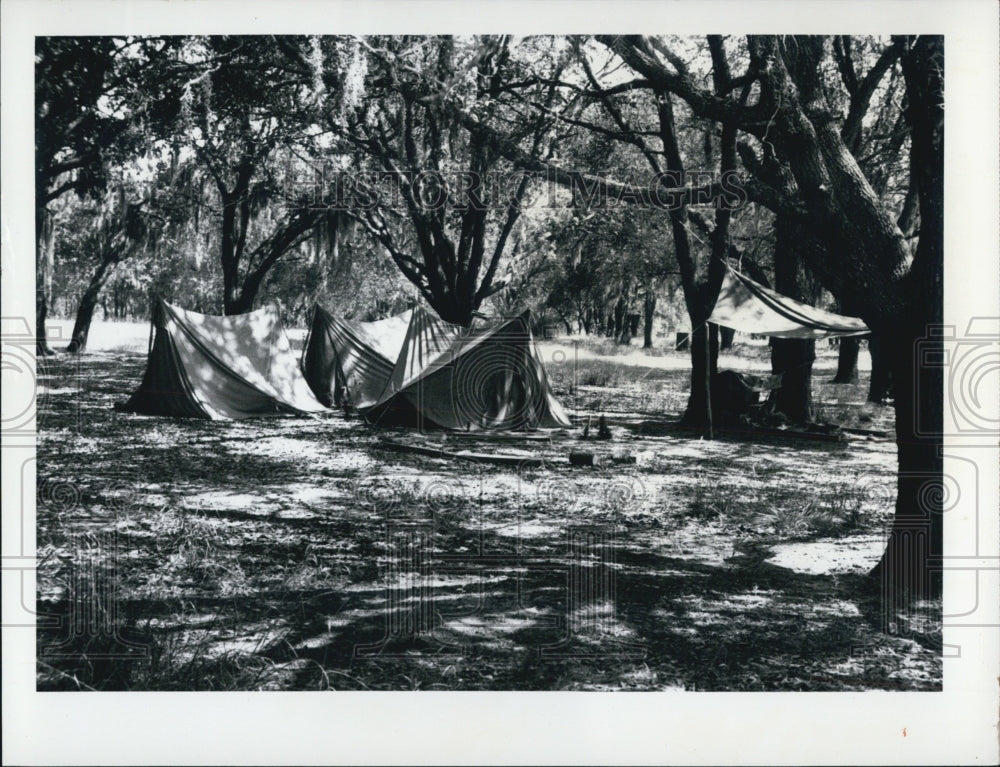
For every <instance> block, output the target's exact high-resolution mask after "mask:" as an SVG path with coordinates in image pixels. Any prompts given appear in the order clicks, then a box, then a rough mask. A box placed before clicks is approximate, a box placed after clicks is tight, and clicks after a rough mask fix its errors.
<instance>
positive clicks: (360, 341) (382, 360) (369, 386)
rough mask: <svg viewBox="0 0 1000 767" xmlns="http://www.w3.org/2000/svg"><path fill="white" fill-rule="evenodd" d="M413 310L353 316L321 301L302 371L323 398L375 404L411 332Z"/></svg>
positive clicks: (338, 402) (360, 405) (356, 404)
mask: <svg viewBox="0 0 1000 767" xmlns="http://www.w3.org/2000/svg"><path fill="white" fill-rule="evenodd" d="M409 324H410V312H409V311H406V312H403V313H402V314H400V315H397V316H395V317H389V318H388V319H385V320H378V321H376V322H350V321H348V320H342V319H340V318H339V317H334V316H333V315H332V314H331V313H330V312H328V311H327V310H326V309H324V308H323V307H321V306H319V305H318V304H317V305H316V309H315V311H314V312H313V321H312V325H311V327H310V329H309V335H308V337H307V338H306V343H305V347H304V348H303V350H302V373H303V374H304V375H305V378H306V381H307V382H308V383H309V386H310V388H311V389H312V390H313V393H314V394H315V395H316V397H317V399H319V401H320V402H323V403H326V404H328V405H333V404H336V405H343V404H351V405H353V406H354V407H357V408H365V407H370V406H371V405H373V404H375V401H376V400H377V399H378V397H379V395H380V394H381V393H382V391H383V389H385V385H386V382H387V381H388V380H389V376H390V375H392V369H393V365H394V364H395V363H396V358H397V357H398V356H399V350H400V348H401V347H402V345H403V340H404V339H405V338H406V329H407V327H408V326H409Z"/></svg>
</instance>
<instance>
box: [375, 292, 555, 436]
mask: <svg viewBox="0 0 1000 767" xmlns="http://www.w3.org/2000/svg"><path fill="white" fill-rule="evenodd" d="M365 418H366V419H367V420H368V421H369V422H370V423H377V424H382V425H410V426H423V427H429V428H445V429H457V430H462V431H478V430H482V429H534V428H540V427H541V428H555V427H568V426H570V425H571V423H570V420H569V417H568V416H567V415H566V412H565V410H563V407H562V405H560V404H559V402H558V401H557V400H556V398H555V397H554V396H553V395H552V392H551V390H550V389H549V384H548V378H547V376H546V374H545V368H544V366H543V365H542V361H541V359H540V358H539V356H538V352H537V350H536V349H535V343H534V339H533V338H532V334H531V324H530V315H529V314H528V313H527V312H525V313H524V314H522V315H521V316H519V317H516V318H514V319H511V320H507V321H504V322H501V323H498V324H496V325H494V326H492V327H486V328H479V329H474V330H468V329H464V328H459V327H457V326H454V325H448V324H447V323H444V322H442V321H441V320H439V319H437V318H435V317H434V316H432V315H431V314H430V313H429V312H427V311H426V310H424V309H415V310H414V311H413V315H412V317H411V318H410V324H409V327H408V328H407V332H406V338H405V339H404V341H403V346H402V349H401V350H400V353H399V357H398V359H397V360H396V364H395V366H394V368H393V371H392V374H391V376H390V378H389V381H388V383H387V385H386V387H385V390H384V391H383V392H382V395H381V396H380V397H379V399H378V401H377V402H376V403H375V404H374V405H373V406H372V407H371V408H368V409H367V410H366V411H365Z"/></svg>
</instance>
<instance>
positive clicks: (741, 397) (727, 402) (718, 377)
mask: <svg viewBox="0 0 1000 767" xmlns="http://www.w3.org/2000/svg"><path fill="white" fill-rule="evenodd" d="M758 404H760V392H759V391H756V390H755V389H754V388H753V387H752V386H751V385H750V383H749V382H748V381H747V380H746V379H745V378H744V376H743V375H741V374H740V373H737V372H736V371H734V370H720V371H719V372H718V373H716V374H715V375H714V376H712V423H713V425H715V426H719V427H726V426H730V427H731V426H738V425H739V424H740V417H741V416H746V415H749V413H750V412H751V409H752V408H754V407H756V406H757V405H758Z"/></svg>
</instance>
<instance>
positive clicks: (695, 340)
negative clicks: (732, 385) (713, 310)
mask: <svg viewBox="0 0 1000 767" xmlns="http://www.w3.org/2000/svg"><path fill="white" fill-rule="evenodd" d="M688 348H689V349H690V350H691V393H690V394H689V395H688V404H687V409H686V410H685V412H684V416H683V417H682V418H681V423H682V424H683V425H685V426H691V427H697V428H709V427H710V424H711V408H710V404H711V403H710V394H709V381H710V380H711V376H714V375H715V374H716V373H718V372H719V332H718V326H717V325H709V324H706V323H705V322H704V321H702V322H699V323H698V325H697V326H696V329H695V331H694V332H693V333H692V334H691V335H690V336H689V342H688Z"/></svg>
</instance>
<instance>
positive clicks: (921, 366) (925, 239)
mask: <svg viewBox="0 0 1000 767" xmlns="http://www.w3.org/2000/svg"><path fill="white" fill-rule="evenodd" d="M895 42H896V44H897V45H900V46H901V47H902V48H903V54H902V56H901V57H900V61H901V63H902V66H903V76H904V79H905V80H906V93H907V99H908V100H909V108H908V110H907V113H906V116H907V122H908V123H909V125H910V129H911V141H910V173H911V175H912V176H914V177H915V179H916V181H917V189H918V192H919V196H920V241H919V243H918V245H917V249H916V252H915V253H914V256H913V264H912V266H911V267H910V271H909V273H908V274H907V276H906V278H905V282H904V288H905V297H906V299H907V303H908V307H907V308H908V310H909V311H906V312H904V313H902V314H900V315H899V318H898V324H897V325H894V326H891V327H890V328H889V329H888V330H889V332H888V333H886V334H884V335H883V340H884V341H885V343H886V345H887V346H888V348H889V349H891V352H890V354H891V357H892V377H893V387H894V399H895V410H896V444H897V451H898V456H899V475H898V479H897V486H896V488H897V495H896V515H895V517H894V518H893V524H892V531H891V533H890V535H889V543H888V545H887V546H886V550H885V553H884V554H883V555H882V560H881V561H880V562H879V564H878V565H877V566H876V567H875V569H874V570H873V571H872V574H873V575H874V576H876V577H877V578H878V579H879V580H880V582H881V586H882V594H883V600H884V601H885V603H886V604H885V606H884V607H883V614H884V615H886V617H887V618H888V620H889V621H890V624H889V626H888V627H887V628H889V629H890V630H891V629H892V621H893V618H894V616H895V610H894V608H897V607H900V606H903V605H907V604H909V603H910V601H911V600H912V599H914V598H920V597H928V596H938V595H940V593H941V586H942V578H941V575H942V573H941V557H942V554H943V551H944V541H943V524H942V519H941V517H942V511H943V501H944V499H945V498H946V497H947V491H946V489H945V488H946V486H945V484H944V476H943V471H944V458H943V451H942V442H943V429H944V369H943V367H942V366H941V364H940V363H939V362H938V361H939V360H941V359H942V354H943V340H942V333H941V332H940V330H938V328H939V327H940V324H941V322H942V320H943V311H944V309H943V287H942V282H943V278H944V106H943V104H944V99H943V94H944V38H943V37H939V36H933V35H921V36H919V37H916V38H895ZM936 326H937V327H936ZM935 330H937V332H935Z"/></svg>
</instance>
